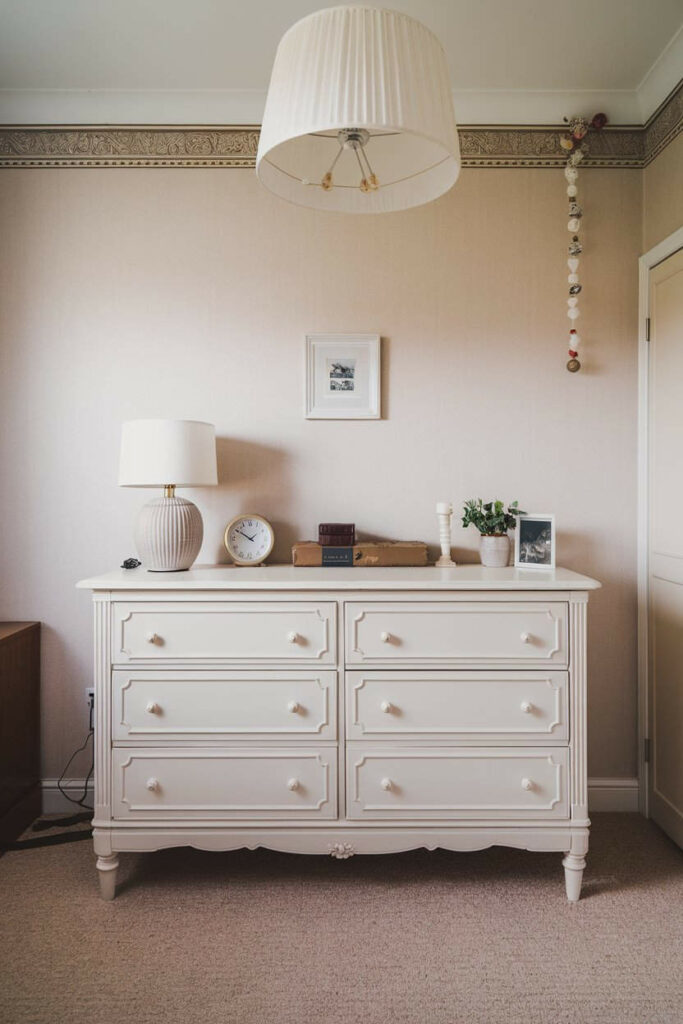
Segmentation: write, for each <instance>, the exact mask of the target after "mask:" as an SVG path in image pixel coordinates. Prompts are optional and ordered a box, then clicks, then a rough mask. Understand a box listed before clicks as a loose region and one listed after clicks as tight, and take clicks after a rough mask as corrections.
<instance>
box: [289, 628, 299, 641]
mask: <svg viewBox="0 0 683 1024" xmlns="http://www.w3.org/2000/svg"><path fill="white" fill-rule="evenodd" d="M287 640H288V641H289V643H290V644H298V642H299V634H298V633H295V632H294V630H291V631H290V632H289V633H288V634H287Z"/></svg>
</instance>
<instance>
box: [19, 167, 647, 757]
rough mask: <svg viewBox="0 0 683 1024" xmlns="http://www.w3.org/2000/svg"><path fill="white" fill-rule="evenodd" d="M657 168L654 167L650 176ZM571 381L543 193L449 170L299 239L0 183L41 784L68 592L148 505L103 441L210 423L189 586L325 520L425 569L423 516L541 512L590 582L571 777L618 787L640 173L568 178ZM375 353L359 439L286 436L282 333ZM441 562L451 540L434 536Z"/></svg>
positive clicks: (142, 173) (209, 192) (297, 352)
mask: <svg viewBox="0 0 683 1024" xmlns="http://www.w3.org/2000/svg"><path fill="white" fill-rule="evenodd" d="M660 159H661V158H660ZM581 186H582V189H583V195H582V198H583V200H584V207H585V212H586V231H585V238H586V255H585V259H584V260H583V267H584V269H585V277H584V281H585V291H584V294H583V296H582V309H583V316H582V318H581V321H580V322H579V326H580V327H582V329H583V330H582V333H583V334H584V338H585V344H584V346H583V351H584V354H585V369H584V370H583V371H582V372H581V373H579V374H577V375H571V374H569V373H567V372H566V370H565V369H564V363H565V360H566V358H567V357H566V347H567V346H566V332H567V329H568V325H569V321H568V320H567V318H566V315H565V310H566V276H565V275H566V273H567V270H566V265H565V258H566V244H567V230H566V196H565V182H564V178H563V176H562V174H561V172H560V171H556V172H554V171H549V170H531V169H530V170H465V171H463V173H462V176H461V180H460V181H459V183H458V184H457V186H456V188H455V189H454V190H453V191H452V192H451V193H449V194H448V195H447V196H445V197H444V198H442V199H441V200H440V201H438V202H437V203H434V204H432V205H429V206H426V207H422V208H420V209H418V210H415V211H411V212H407V213H402V214H397V215H390V216H382V217H368V218H363V217H344V216H337V215H325V214H316V213H314V212H310V211H306V210H302V209H298V208H296V207H293V206H289V205H287V204H286V203H284V202H281V201H278V200H277V199H275V198H273V197H271V196H269V195H268V194H267V193H265V192H264V191H263V190H262V189H261V188H260V187H259V185H258V184H257V182H256V180H255V176H254V174H253V172H252V171H248V170H244V171H238V170H210V169H206V170H180V169H178V170H175V169H168V170H162V169H140V170H136V169H123V170H86V171H83V170H69V169H63V170H15V171H5V172H4V173H3V174H2V176H1V177H0V189H1V190H2V196H3V221H4V224H3V245H2V252H1V255H0V260H2V264H1V272H2V281H1V287H2V295H3V301H2V305H1V308H0V318H1V329H2V360H3V367H2V368H3V374H2V396H1V403H2V404H1V414H2V432H1V437H0V444H1V456H2V489H1V496H2V525H3V534H2V542H1V545H2V548H1V554H2V562H3V564H2V582H3V593H2V605H1V607H0V615H2V616H4V617H11V618H36V619H41V620H42V621H43V622H44V624H45V630H44V648H45V657H44V684H43V694H44V705H43V716H44V741H45V742H44V751H45V760H44V775H45V776H54V775H57V774H58V773H59V771H60V770H61V768H62V766H63V764H64V762H65V761H66V758H67V756H68V755H69V754H70V753H71V751H72V750H73V748H74V747H75V746H76V745H77V744H78V743H79V742H80V739H81V737H82V735H83V733H84V731H85V723H86V717H85V713H84V710H83V688H84V687H85V686H87V685H89V683H90V665H91V632H90V607H89V595H88V594H86V593H83V592H77V591H76V590H75V589H74V583H75V581H76V580H77V579H78V578H79V577H82V576H85V575H89V574H93V573H97V572H102V571H105V570H107V569H109V568H111V567H113V566H115V565H117V564H119V563H120V561H121V560H122V558H123V557H124V556H126V555H129V554H131V553H133V543H132V539H131V535H132V524H133V519H134V515H135V510H136V509H137V507H138V506H139V504H141V503H142V501H144V500H146V495H145V492H140V491H125V490H120V489H119V488H118V487H117V486H116V472H117V458H118V442H119V427H120V422H121V420H122V419H125V418H127V417H137V416H174V417H188V418H201V419H206V420H210V421H212V422H215V424H216V427H217V431H218V434H219V436H220V438H221V441H220V443H219V452H220V469H221V478H222V483H221V486H220V487H219V488H217V489H214V490H211V489H206V490H202V491H196V492H193V494H192V496H193V497H194V498H195V500H197V501H198V503H199V504H200V506H201V508H202V510H203V512H204V517H205V527H206V530H205V533H206V541H205V545H204V548H203V551H202V555H201V559H202V560H203V561H205V562H207V561H208V562H211V561H216V560H221V559H223V557H224V556H223V552H222V550H221V536H222V530H223V527H224V524H225V523H226V521H227V520H228V519H229V518H230V516H232V515H233V514H234V513H235V512H236V511H238V510H240V509H255V510H259V511H261V512H262V513H263V514H265V515H266V516H268V517H269V518H270V519H271V520H272V521H273V522H274V524H275V526H276V530H277V533H278V546H277V549H276V555H277V557H278V559H279V560H286V559H287V558H288V549H289V545H290V543H291V542H292V541H293V540H294V539H295V538H301V537H311V536H312V535H313V533H314V530H315V526H316V524H317V522H318V521H319V520H322V519H353V520H355V522H356V523H357V524H358V526H359V527H360V529H361V530H362V531H364V532H366V533H371V534H377V535H381V536H384V537H394V538H405V539H411V538H424V539H427V540H429V541H430V542H431V543H433V544H435V543H436V540H437V527H436V522H435V517H434V514H433V509H434V504H435V502H436V500H437V499H447V498H451V499H452V500H454V501H455V502H457V503H460V502H462V501H463V499H465V498H467V497H470V496H474V495H481V496H483V497H492V496H500V497H501V498H504V499H508V500H511V499H514V498H517V499H519V500H520V502H521V503H522V505H523V507H525V508H527V509H530V510H536V511H550V512H555V513H556V516H557V523H558V530H559V533H558V549H557V551H558V561H559V563H560V564H563V565H567V566H569V567H571V568H574V569H577V570H580V571H583V572H587V573H590V574H593V575H595V576H596V577H598V578H599V579H600V580H602V581H603V583H604V589H603V590H601V591H600V592H598V593H597V594H596V595H595V597H594V599H592V600H591V609H590V616H589V621H590V670H591V676H590V773H591V775H593V776H632V775H634V774H635V764H636V762H635V622H636V607H635V517H636V455H635V453H636V301H637V260H636V258H637V255H638V253H639V251H640V249H641V194H640V191H641V174H640V172H638V171H628V170H588V171H585V172H583V173H582V175H581ZM344 330H353V331H359V330H360V331H377V332H380V333H381V334H382V336H383V338H384V339H385V342H384V349H383V359H384V367H383V377H384V383H383V391H384V412H385V418H384V419H383V420H382V421H381V422H350V423H343V422H322V421H318V422H316V421H306V420H305V419H304V418H303V414H302V406H303V336H304V334H305V332H306V331H344ZM454 539H455V544H456V546H457V549H458V555H459V557H461V558H469V559H471V560H472V559H474V558H475V557H476V555H475V544H476V537H475V535H474V533H473V532H465V531H463V530H462V529H461V528H460V526H459V524H457V523H456V528H455V530H454Z"/></svg>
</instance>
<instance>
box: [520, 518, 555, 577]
mask: <svg viewBox="0 0 683 1024" xmlns="http://www.w3.org/2000/svg"><path fill="white" fill-rule="evenodd" d="M515 568H517V569H554V568H555V516H554V515H545V514H542V513H541V512H529V513H527V514H525V515H522V516H519V518H518V519H517V529H516V530H515Z"/></svg>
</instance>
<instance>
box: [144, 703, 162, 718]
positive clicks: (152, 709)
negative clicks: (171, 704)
mask: <svg viewBox="0 0 683 1024" xmlns="http://www.w3.org/2000/svg"><path fill="white" fill-rule="evenodd" d="M145 711H146V712H147V714H148V715H158V714H159V712H160V711H161V708H160V707H159V705H158V704H157V703H156V701H153V700H151V701H150V702H149V704H148V705H147V707H146V708H145Z"/></svg>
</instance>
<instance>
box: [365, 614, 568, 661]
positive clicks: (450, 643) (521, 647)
mask: <svg viewBox="0 0 683 1024" xmlns="http://www.w3.org/2000/svg"><path fill="white" fill-rule="evenodd" d="M346 661H347V664H350V665H354V664H362V665H404V666H407V665H414V666H415V667H425V666H428V665H437V664H438V665H444V666H447V665H453V666H457V665H476V664H480V665H482V666H484V665H488V666H489V667H497V666H500V667H501V668H502V667H504V666H508V667H510V668H517V667H520V668H522V667H533V666H540V665H553V666H558V667H562V666H566V664H567V605H566V604H565V603H564V602H561V601H549V602H545V601H534V602H529V603H523V602H518V601H507V602H502V601H495V602H494V601H492V602H485V601H476V602H475V601H471V602H469V601H468V602H465V601H420V602H407V601H406V602H398V601H396V602H394V601H392V602H387V603H382V604H380V603H377V604H375V603H372V602H367V603H363V604H361V603H349V604H348V605H347V606H346Z"/></svg>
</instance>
